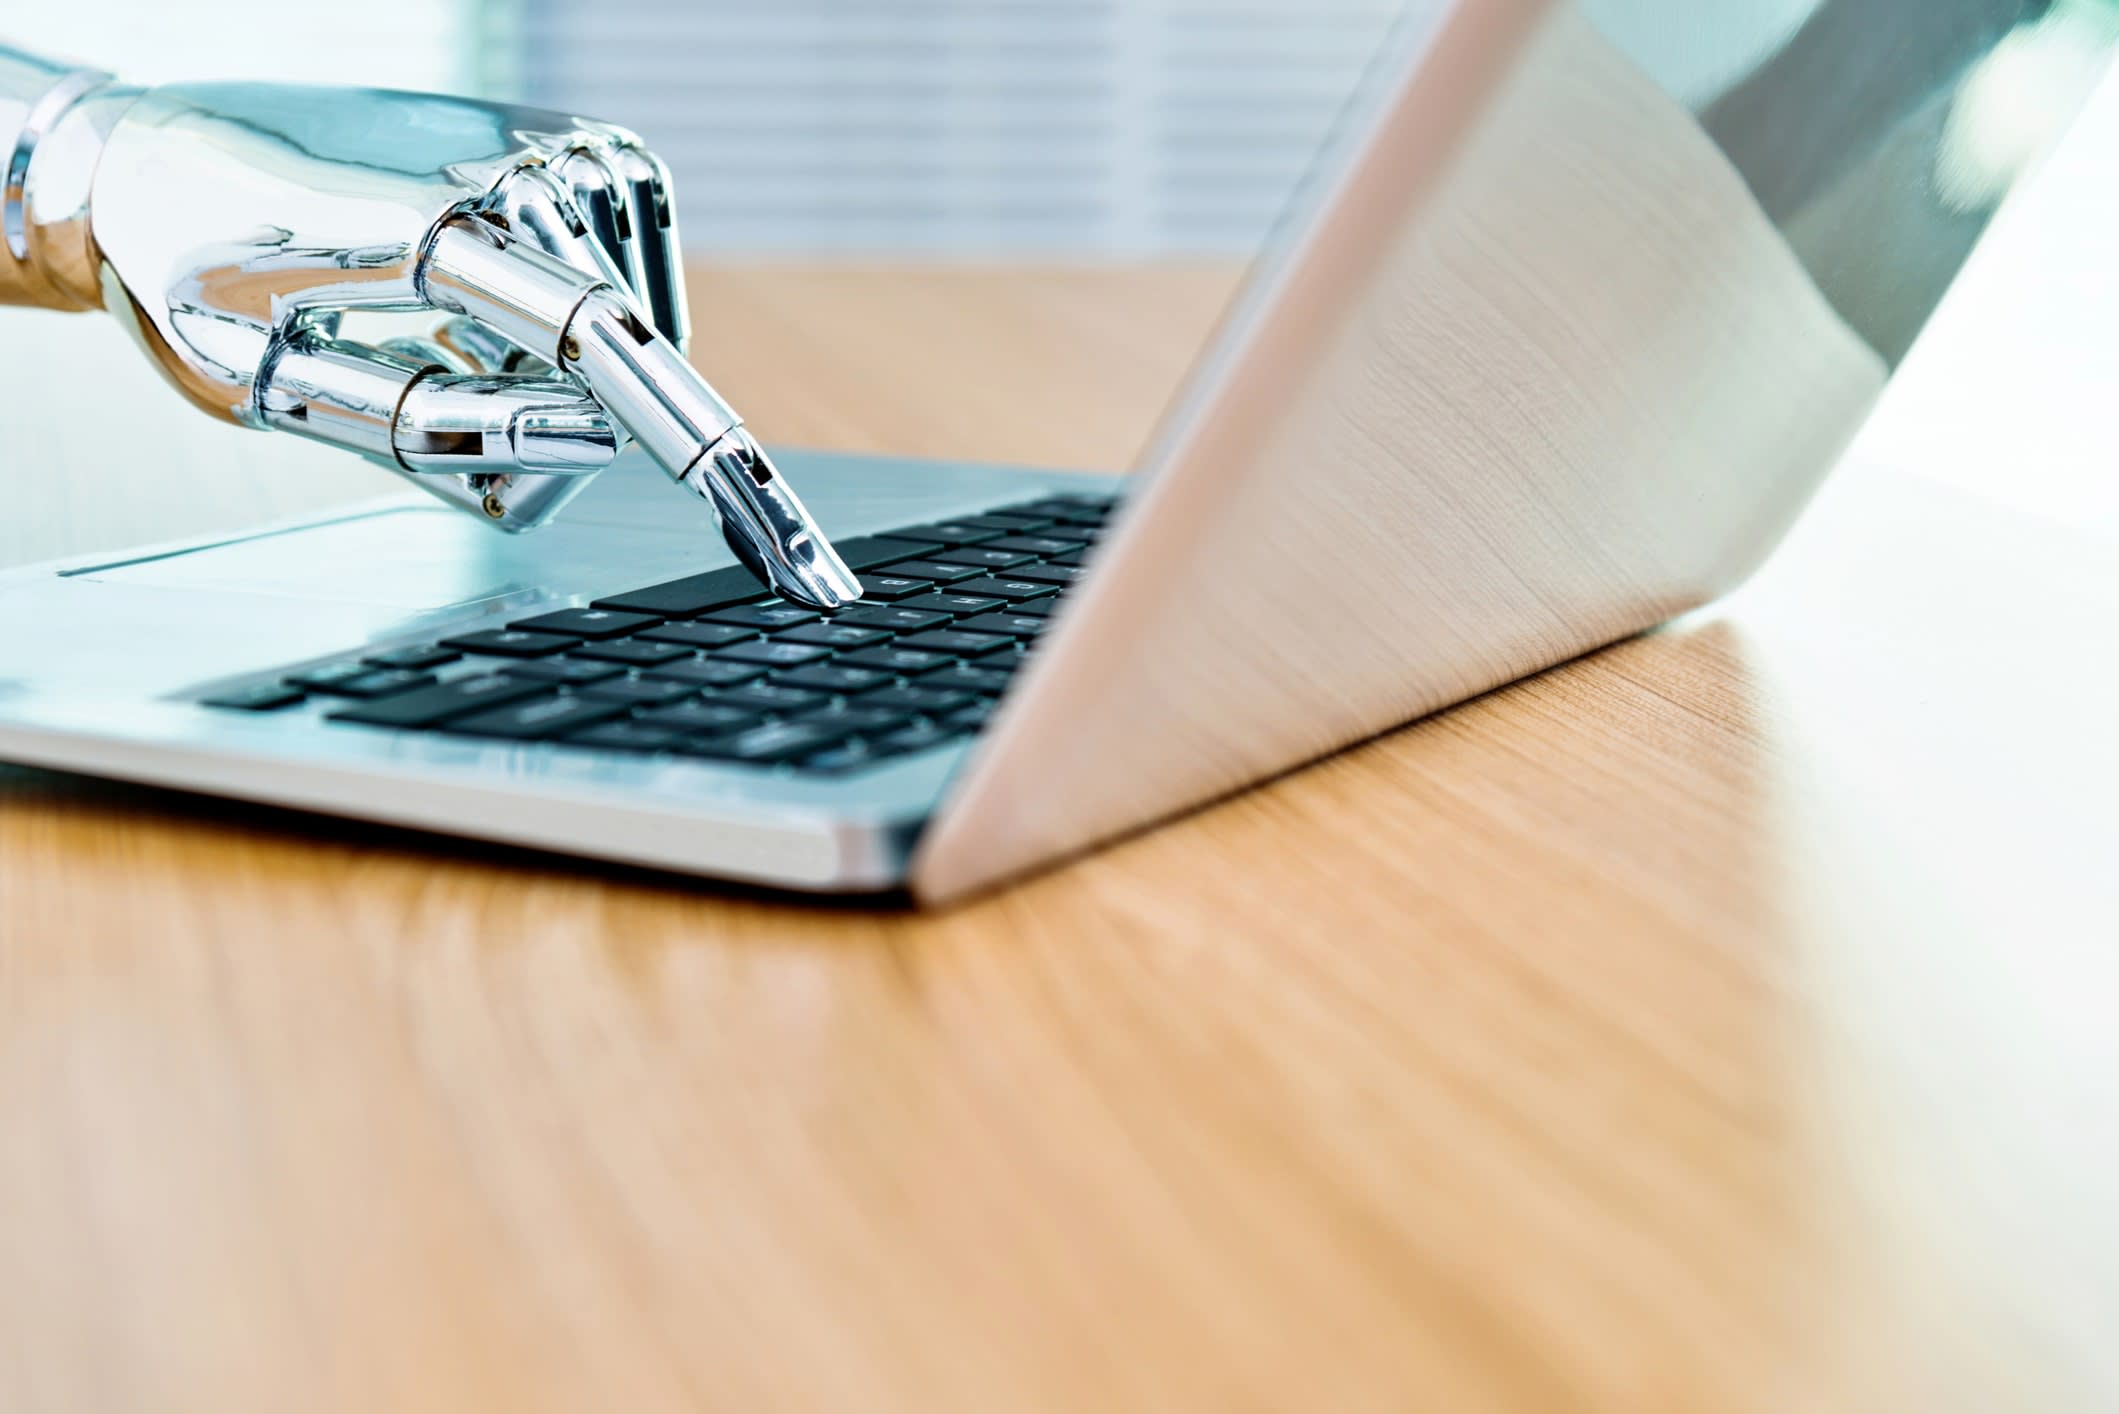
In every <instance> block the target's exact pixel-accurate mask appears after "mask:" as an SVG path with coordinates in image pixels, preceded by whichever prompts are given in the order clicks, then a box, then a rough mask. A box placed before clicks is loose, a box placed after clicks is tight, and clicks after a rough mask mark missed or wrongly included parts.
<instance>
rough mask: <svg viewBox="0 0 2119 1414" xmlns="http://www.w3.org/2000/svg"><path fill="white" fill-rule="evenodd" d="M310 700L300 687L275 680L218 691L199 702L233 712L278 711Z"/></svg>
mask: <svg viewBox="0 0 2119 1414" xmlns="http://www.w3.org/2000/svg"><path fill="white" fill-rule="evenodd" d="M308 700H309V699H308V698H307V697H306V696H304V695H303V693H302V691H301V689H300V688H294V687H282V686H281V685H280V684H278V683H276V682H273V683H265V684H264V685H262V686H259V687H244V688H237V689H236V690H235V691H233V692H217V693H215V694H214V695H213V696H211V697H202V698H200V699H199V702H200V704H201V705H202V706H206V707H222V708H226V709H227V710H228V711H231V712H277V711H279V710H280V709H281V708H283V707H293V706H295V705H296V704H298V703H302V702H306V701H308Z"/></svg>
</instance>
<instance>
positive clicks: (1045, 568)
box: [1008, 564, 1089, 589]
mask: <svg viewBox="0 0 2119 1414" xmlns="http://www.w3.org/2000/svg"><path fill="white" fill-rule="evenodd" d="M1088 572H1089V571H1088V570H1086V569H1084V568H1082V566H1080V565H1059V564H1053V565H1025V566H1023V567H1022V568H1021V569H1019V570H1013V571H1011V572H1010V573H1009V576H1008V577H1009V578H1010V579H1018V580H1026V581H1028V582H1029V583H1031V584H1049V585H1052V586H1054V587H1055V588H1059V589H1065V588H1067V587H1068V586H1069V585H1074V584H1079V583H1081V579H1082V576H1083V575H1085V574H1087V573H1088Z"/></svg>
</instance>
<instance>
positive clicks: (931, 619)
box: [831, 604, 949, 633]
mask: <svg viewBox="0 0 2119 1414" xmlns="http://www.w3.org/2000/svg"><path fill="white" fill-rule="evenodd" d="M831 621H832V622H833V623H835V624H852V625H854V626H855V627H856V628H879V629H882V630H883V631H884V632H885V633H917V632H919V631H920V630H921V629H923V628H939V627H940V626H941V625H943V624H946V623H948V622H949V616H948V615H946V614H930V613H926V612H924V611H923V610H920V609H907V608H904V607H902V606H901V605H897V604H856V605H854V606H853V607H852V608H851V609H841V610H840V611H839V612H838V613H836V614H833V615H832V616H831Z"/></svg>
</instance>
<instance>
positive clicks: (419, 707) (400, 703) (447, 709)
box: [331, 673, 552, 727]
mask: <svg viewBox="0 0 2119 1414" xmlns="http://www.w3.org/2000/svg"><path fill="white" fill-rule="evenodd" d="M551 690H552V688H551V685H550V684H549V683H543V682H538V681H535V680H534V679H531V678H523V677H517V676H515V675H514V674H512V673H507V674H502V673H490V674H486V675H483V676H480V677H474V678H456V679H453V680H451V681H449V682H445V683H441V684H438V685H437V686H434V687H423V688H421V689H420V690H419V691H417V692H407V693H403V694H401V695H399V696H397V697H386V698H384V699H382V700H381V701H378V702H363V703H361V704H360V705H359V706H357V707H349V708H347V709H346V710H345V711H343V712H334V713H332V714H331V720H332V721H334V722H359V723H361V724H362V725H364V726H371V727H431V726H433V725H435V724H436V723H438V722H445V721H447V720H449V719H450V718H451V717H461V716H465V715H467V714H469V713H472V712H477V711H480V710H483V709H486V708H490V707H497V706H499V705H501V704H502V703H505V702H516V701H519V700H521V699H523V698H526V697H539V696H543V695H544V694H547V693H549V692H550V691H551Z"/></svg>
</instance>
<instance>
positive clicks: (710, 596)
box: [594, 565, 767, 618]
mask: <svg viewBox="0 0 2119 1414" xmlns="http://www.w3.org/2000/svg"><path fill="white" fill-rule="evenodd" d="M766 593H767V591H766V588H765V586H764V585H762V584H760V583H758V577H757V576H756V575H754V574H752V573H751V572H750V571H749V570H747V569H744V568H743V567H742V566H741V565H734V566H731V567H730V568H728V569H722V570H709V571H708V572H707V573H705V574H693V575H686V576H685V577H684V578H683V579H673V580H670V581H669V582H668V583H666V584H654V585H649V586H648V587H647V588H646V589H635V590H633V591H631V592H630V593H626V594H613V595H610V596H609V597H608V598H603V599H598V600H597V601H596V602H595V605H594V607H596V608H598V609H614V610H618V611H620V612H623V613H629V614H653V615H655V616H656V617H657V618H688V617H691V616H692V615H695V614H703V613H706V612H707V611H708V610H710V609H725V608H727V607H728V606H729V605H731V604H741V603H745V602H746V601H748V600H752V599H763V598H764V597H765V596H766Z"/></svg>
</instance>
